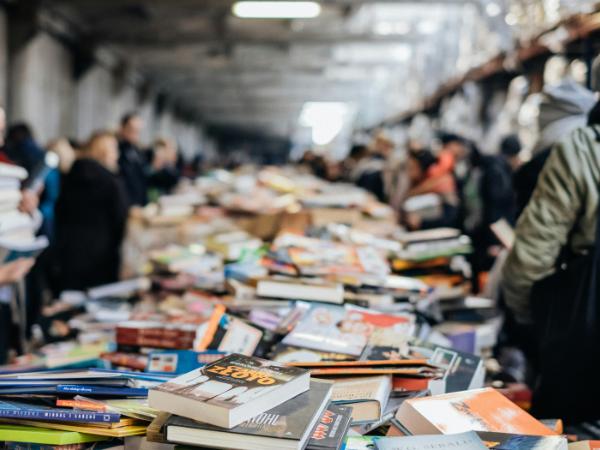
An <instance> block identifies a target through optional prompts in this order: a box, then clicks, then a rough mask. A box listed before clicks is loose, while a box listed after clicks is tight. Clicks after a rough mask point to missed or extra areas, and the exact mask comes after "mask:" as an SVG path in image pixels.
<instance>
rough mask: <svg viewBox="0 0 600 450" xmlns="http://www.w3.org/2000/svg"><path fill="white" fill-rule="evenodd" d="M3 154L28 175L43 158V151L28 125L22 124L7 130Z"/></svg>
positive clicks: (16, 124)
mask: <svg viewBox="0 0 600 450" xmlns="http://www.w3.org/2000/svg"><path fill="white" fill-rule="evenodd" d="M4 153H5V154H6V157H7V158H9V160H10V161H12V162H13V163H14V164H16V165H18V166H21V167H23V168H24V169H26V170H27V172H29V173H30V174H31V173H32V171H33V170H34V169H35V168H36V166H37V165H38V164H39V163H40V161H42V160H43V158H44V150H43V149H42V148H41V147H40V146H39V145H38V144H37V142H36V141H35V139H34V137H33V132H32V131H31V128H30V127H29V125H27V124H26V123H24V122H19V123H15V124H13V125H11V126H10V127H9V128H8V131H7V132H6V140H5V143H4Z"/></svg>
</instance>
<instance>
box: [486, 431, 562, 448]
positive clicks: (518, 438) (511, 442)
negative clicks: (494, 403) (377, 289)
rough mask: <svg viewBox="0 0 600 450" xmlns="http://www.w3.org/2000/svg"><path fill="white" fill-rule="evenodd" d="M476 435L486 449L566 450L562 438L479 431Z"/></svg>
mask: <svg viewBox="0 0 600 450" xmlns="http://www.w3.org/2000/svg"><path fill="white" fill-rule="evenodd" d="M477 435H478V436H479V437H480V438H481V440H482V441H483V442H484V443H485V445H486V447H487V448H491V449H494V450H567V449H568V445H567V439H566V438H564V437H562V436H525V435H516V434H506V433H490V432H484V431H479V432H477Z"/></svg>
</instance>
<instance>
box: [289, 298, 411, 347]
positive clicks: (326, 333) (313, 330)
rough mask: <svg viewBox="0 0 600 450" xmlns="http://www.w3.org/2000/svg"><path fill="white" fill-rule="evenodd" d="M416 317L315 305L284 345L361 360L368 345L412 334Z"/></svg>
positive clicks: (381, 343) (388, 341)
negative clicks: (339, 354)
mask: <svg viewBox="0 0 600 450" xmlns="http://www.w3.org/2000/svg"><path fill="white" fill-rule="evenodd" d="M413 326H414V318H413V317H412V316H409V315H401V314H384V313H378V312H375V311H372V310H367V309H363V308H358V307H354V306H346V307H342V306H336V305H313V307H312V308H311V309H310V310H309V311H308V312H307V313H306V314H305V316H304V317H303V319H302V320H301V321H300V322H299V323H298V324H297V325H296V326H295V327H294V329H293V330H292V331H291V333H289V334H288V335H287V336H286V337H285V338H284V339H283V340H282V342H283V344H286V345H291V346H294V347H304V348H309V349H313V350H318V351H325V352H334V353H342V354H346V355H350V356H353V357H359V356H360V355H361V353H362V352H363V350H364V348H365V346H366V345H367V344H369V343H371V344H373V345H385V344H386V343H393V342H397V341H398V340H402V339H403V337H404V338H405V337H406V336H408V335H410V334H411V333H412V330H413Z"/></svg>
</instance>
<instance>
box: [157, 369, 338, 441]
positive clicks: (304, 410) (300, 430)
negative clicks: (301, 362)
mask: <svg viewBox="0 0 600 450" xmlns="http://www.w3.org/2000/svg"><path fill="white" fill-rule="evenodd" d="M330 395H331V384H330V383H325V382H320V381H311V383H310V389H309V390H308V391H306V392H305V393H303V394H300V395H299V396H297V397H295V398H293V399H291V400H289V401H287V402H285V403H282V404H281V405H279V406H277V407H275V408H273V409H270V410H269V411H267V412H264V413H262V414H259V415H258V416H256V417H253V418H252V419H250V420H247V421H246V422H244V423H242V424H240V425H238V426H237V427H234V428H232V429H226V428H220V427H216V426H213V425H209V424H205V423H200V422H196V421H194V420H191V419H187V418H184V417H179V416H171V417H170V418H169V420H168V421H167V423H166V425H165V426H166V430H167V439H170V437H169V429H170V428H171V427H183V428H192V429H198V430H211V431H222V432H223V433H233V434H243V435H253V436H265V437H272V438H280V439H293V440H301V439H302V437H303V436H304V434H305V433H306V429H307V428H308V427H309V426H310V425H311V423H312V422H313V419H314V417H315V415H317V414H320V413H321V411H322V410H323V405H324V403H326V402H328V401H329V397H330Z"/></svg>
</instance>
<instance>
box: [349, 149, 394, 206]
mask: <svg viewBox="0 0 600 450" xmlns="http://www.w3.org/2000/svg"><path fill="white" fill-rule="evenodd" d="M375 141H377V139H375ZM375 141H374V142H375ZM381 142H382V141H381V140H380V143H379V144H377V145H378V146H379V147H378V148H379V149H378V150H374V149H373V146H371V147H368V146H360V145H359V146H354V147H353V148H352V149H351V150H350V156H351V158H350V163H351V164H352V168H351V170H350V172H349V175H348V177H349V181H351V182H352V183H354V184H355V185H357V186H358V187H361V188H363V189H365V190H366V191H369V192H370V193H372V194H373V195H375V197H377V199H378V200H379V201H382V202H383V201H385V199H386V189H385V182H384V168H385V159H384V157H383V154H382V151H383V152H385V149H387V147H386V146H385V145H384V144H382V143H381Z"/></svg>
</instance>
